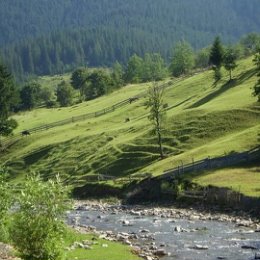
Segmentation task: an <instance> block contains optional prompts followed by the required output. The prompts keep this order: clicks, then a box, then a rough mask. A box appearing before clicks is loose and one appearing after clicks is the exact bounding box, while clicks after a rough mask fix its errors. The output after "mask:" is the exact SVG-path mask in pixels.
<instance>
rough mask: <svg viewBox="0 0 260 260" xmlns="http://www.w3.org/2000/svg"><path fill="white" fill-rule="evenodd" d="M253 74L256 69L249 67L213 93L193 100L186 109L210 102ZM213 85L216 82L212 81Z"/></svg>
mask: <svg viewBox="0 0 260 260" xmlns="http://www.w3.org/2000/svg"><path fill="white" fill-rule="evenodd" d="M254 74H256V70H255V69H251V70H249V71H247V72H245V73H242V74H241V75H240V76H239V77H237V78H236V79H233V80H231V81H228V82H227V83H225V84H224V85H222V86H221V87H220V88H219V89H218V90H216V91H214V92H213V93H210V94H209V95H207V96H205V97H203V98H202V99H200V100H199V101H197V102H195V103H194V104H192V105H191V106H189V107H188V109H190V108H197V107H199V106H202V105H204V104H206V103H207V102H210V101H211V100H213V99H214V98H216V97H218V96H219V95H221V94H223V93H224V92H226V91H227V90H229V89H230V88H234V87H236V86H238V85H240V84H242V83H244V82H245V81H246V80H248V79H249V78H251V77H252V76H254ZM213 86H216V84H215V83H214V84H213Z"/></svg>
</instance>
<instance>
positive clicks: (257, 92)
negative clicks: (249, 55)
mask: <svg viewBox="0 0 260 260" xmlns="http://www.w3.org/2000/svg"><path fill="white" fill-rule="evenodd" d="M253 62H254V64H255V65H256V70H257V76H258V81H257V83H256V84H255V86H254V91H253V95H254V96H257V97H258V101H259V102H260V47H259V48H258V50H257V53H256V54H255V57H254V59H253Z"/></svg>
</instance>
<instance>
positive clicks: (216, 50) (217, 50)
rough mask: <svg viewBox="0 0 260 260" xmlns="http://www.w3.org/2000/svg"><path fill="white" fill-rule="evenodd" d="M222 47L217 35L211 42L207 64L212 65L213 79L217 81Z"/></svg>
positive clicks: (219, 75) (221, 58)
mask: <svg viewBox="0 0 260 260" xmlns="http://www.w3.org/2000/svg"><path fill="white" fill-rule="evenodd" d="M223 58H224V49H223V45H222V43H221V40H220V37H219V36H217V37H216V38H215V40H214V42H213V45H212V47H211V50H210V56H209V64H210V65H212V68H213V70H214V75H215V80H216V81H218V80H219V79H220V78H221V72H220V69H221V66H222V64H223Z"/></svg>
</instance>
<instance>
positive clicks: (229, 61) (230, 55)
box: [223, 47, 237, 81]
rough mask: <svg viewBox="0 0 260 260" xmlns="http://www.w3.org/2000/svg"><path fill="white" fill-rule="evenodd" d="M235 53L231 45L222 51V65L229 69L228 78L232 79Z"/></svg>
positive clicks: (235, 65)
mask: <svg viewBox="0 0 260 260" xmlns="http://www.w3.org/2000/svg"><path fill="white" fill-rule="evenodd" d="M236 60H237V53H236V50H235V49H234V48H232V47H228V48H227V49H226V51H225V53H224V58H223V61H224V67H225V69H226V70H227V71H229V80H230V81H231V80H232V71H233V70H234V69H235V68H236V67H237V63H236Z"/></svg>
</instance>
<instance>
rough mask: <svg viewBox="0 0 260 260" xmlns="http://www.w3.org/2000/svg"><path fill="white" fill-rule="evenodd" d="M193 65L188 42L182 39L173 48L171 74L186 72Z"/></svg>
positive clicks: (192, 56)
mask: <svg viewBox="0 0 260 260" xmlns="http://www.w3.org/2000/svg"><path fill="white" fill-rule="evenodd" d="M193 67H194V54H193V50H192V48H191V46H190V44H189V43H188V42H185V41H182V42H179V43H177V44H176V46H175V47H174V49H173V57H172V62H171V65H170V71H171V73H172V75H173V76H175V77H178V76H180V75H182V74H187V73H188V72H189V71H190V70H191V69H192V68H193Z"/></svg>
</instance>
